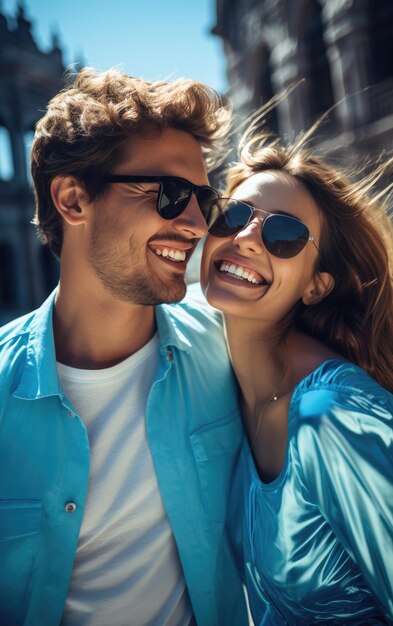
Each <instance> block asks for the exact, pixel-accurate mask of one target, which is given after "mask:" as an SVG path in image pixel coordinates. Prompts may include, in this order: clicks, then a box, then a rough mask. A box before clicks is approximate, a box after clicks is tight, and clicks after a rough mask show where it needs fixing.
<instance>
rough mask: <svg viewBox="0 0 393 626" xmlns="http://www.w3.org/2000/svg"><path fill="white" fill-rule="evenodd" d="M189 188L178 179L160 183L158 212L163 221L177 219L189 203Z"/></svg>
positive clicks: (169, 179) (168, 179)
mask: <svg viewBox="0 0 393 626" xmlns="http://www.w3.org/2000/svg"><path fill="white" fill-rule="evenodd" d="M191 193H192V192H191V188H190V186H189V185H187V182H186V181H184V183H183V181H182V180H179V179H173V180H172V179H171V178H166V179H165V181H162V182H161V194H160V196H159V202H158V212H159V214H160V215H161V217H163V218H164V219H165V220H172V219H174V218H175V217H178V215H180V214H181V213H182V212H183V211H184V210H185V208H186V207H187V204H188V203H189V201H190V198H191Z"/></svg>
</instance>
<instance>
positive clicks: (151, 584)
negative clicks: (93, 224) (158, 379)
mask: <svg viewBox="0 0 393 626" xmlns="http://www.w3.org/2000/svg"><path fill="white" fill-rule="evenodd" d="M157 361H158V339H157V336H155V337H153V339H152V340H151V341H149V342H148V343H147V344H146V345H145V346H144V347H143V348H141V350H139V351H138V352H136V353H135V354H133V355H132V356H130V357H129V358H127V359H125V360H124V361H122V362H121V363H119V364H118V365H115V366H114V367H109V368H107V369H104V370H81V369H75V368H72V367H68V366H65V365H62V364H60V363H58V365H57V367H58V374H59V378H60V382H61V384H62V387H63V389H64V392H65V394H66V396H67V398H68V399H69V400H70V402H71V403H72V405H73V407H74V408H75V410H76V411H77V413H78V415H79V416H80V418H81V419H82V421H83V423H84V425H85V427H86V429H87V433H88V437H89V443H90V454H91V465H90V474H89V486H88V492H87V501H86V506H85V510H84V515H83V520H82V527H81V532H80V535H79V543H78V548H77V552H76V557H75V562H74V568H73V572H72V578H71V585H70V589H69V593H68V596H67V601H66V605H65V611H64V614H63V619H62V622H61V624H62V625H63V626H164V625H165V626H188V625H189V624H191V623H195V622H194V620H193V617H192V608H191V604H190V600H189V596H188V592H187V589H186V584H185V580H184V576H183V572H182V569H181V565H180V561H179V556H178V552H177V547H176V544H175V541H174V537H173V534H172V530H171V527H170V525H169V521H168V518H167V515H166V512H165V509H164V506H163V502H162V499H161V496H160V492H159V489H158V484H157V479H156V475H155V471H154V467H153V461H152V457H151V454H150V450H149V446H148V443H147V438H146V428H145V415H146V402H147V397H148V393H149V390H150V387H151V384H152V381H153V376H154V373H155V370H156V367H157Z"/></svg>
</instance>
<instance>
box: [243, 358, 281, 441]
mask: <svg viewBox="0 0 393 626" xmlns="http://www.w3.org/2000/svg"><path fill="white" fill-rule="evenodd" d="M287 372H288V364H287V365H286V367H285V371H284V374H283V376H282V382H283V381H285V377H286V375H287ZM280 389H281V384H280V385H279V386H278V387H277V389H276V391H275V392H274V393H273V395H272V396H270V398H268V399H267V400H266V402H265V403H264V405H263V407H262V409H261V412H260V414H259V417H258V422H257V427H256V430H255V433H254V436H253V438H252V441H251V450H254V449H255V448H254V445H255V442H256V440H257V437H258V433H259V429H260V427H261V422H262V418H263V416H264V414H265V411H266V408H267V406H268V405H269V404H270V403H271V402H276V401H277V400H278V399H279V398H280V397H281V395H282V394H280Z"/></svg>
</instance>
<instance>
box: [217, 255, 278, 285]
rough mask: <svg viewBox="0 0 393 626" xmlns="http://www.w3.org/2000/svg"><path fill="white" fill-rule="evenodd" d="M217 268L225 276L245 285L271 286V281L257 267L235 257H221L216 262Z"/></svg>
mask: <svg viewBox="0 0 393 626" xmlns="http://www.w3.org/2000/svg"><path fill="white" fill-rule="evenodd" d="M214 265H215V268H216V270H217V271H218V272H219V274H220V275H221V276H222V277H223V278H224V277H228V278H229V279H230V280H231V281H237V282H239V284H243V285H244V286H255V287H259V286H269V285H270V282H269V281H268V280H267V279H266V278H265V277H264V276H262V274H260V273H259V272H257V271H256V270H255V269H253V268H251V267H248V266H247V265H245V264H243V263H241V262H240V261H235V260H233V259H226V258H223V259H219V260H218V261H216V262H215V263H214Z"/></svg>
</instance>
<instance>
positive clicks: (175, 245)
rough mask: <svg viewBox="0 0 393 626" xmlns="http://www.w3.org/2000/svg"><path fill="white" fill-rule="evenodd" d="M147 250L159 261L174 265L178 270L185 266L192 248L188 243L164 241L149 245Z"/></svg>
mask: <svg viewBox="0 0 393 626" xmlns="http://www.w3.org/2000/svg"><path fill="white" fill-rule="evenodd" d="M149 249H150V250H151V251H152V252H153V253H154V254H155V255H156V256H158V257H159V258H160V260H162V261H165V262H168V263H170V264H176V265H178V266H179V269H180V267H181V266H184V267H185V266H186V264H187V261H188V259H189V257H190V256H191V254H192V252H193V250H194V246H193V245H192V244H190V243H187V244H186V243H181V242H170V241H165V242H157V243H150V244H149Z"/></svg>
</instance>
